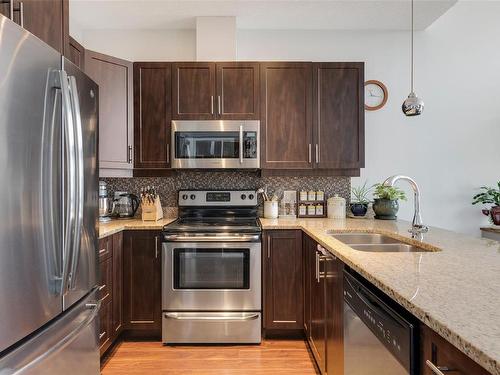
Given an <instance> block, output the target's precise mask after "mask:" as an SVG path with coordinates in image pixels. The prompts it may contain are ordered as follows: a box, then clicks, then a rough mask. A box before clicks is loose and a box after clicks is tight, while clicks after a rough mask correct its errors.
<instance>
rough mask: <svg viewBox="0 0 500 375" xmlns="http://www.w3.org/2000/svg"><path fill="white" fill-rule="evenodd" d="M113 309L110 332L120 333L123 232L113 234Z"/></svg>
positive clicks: (121, 322) (121, 317)
mask: <svg viewBox="0 0 500 375" xmlns="http://www.w3.org/2000/svg"><path fill="white" fill-rule="evenodd" d="M112 286H113V311H112V314H111V333H112V336H113V337H116V336H118V335H119V334H120V332H121V331H122V327H123V232H120V233H117V234H115V235H113V282H112Z"/></svg>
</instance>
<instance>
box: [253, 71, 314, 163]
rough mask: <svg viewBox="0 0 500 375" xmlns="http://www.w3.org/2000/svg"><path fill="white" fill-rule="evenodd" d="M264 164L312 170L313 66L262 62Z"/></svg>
mask: <svg viewBox="0 0 500 375" xmlns="http://www.w3.org/2000/svg"><path fill="white" fill-rule="evenodd" d="M260 74H261V80H260V81H261V94H260V101H261V114H262V115H261V143H262V146H261V150H262V151H261V165H262V168H263V169H310V168H312V166H313V164H312V159H311V158H312V155H311V152H312V141H313V132H312V64H311V63H293V62H284V63H281V62H279V63H278V62H274V63H262V64H261V66H260Z"/></svg>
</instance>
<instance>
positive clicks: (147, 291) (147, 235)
mask: <svg viewBox="0 0 500 375" xmlns="http://www.w3.org/2000/svg"><path fill="white" fill-rule="evenodd" d="M159 237H160V232H159V231H147V230H139V231H127V232H125V233H124V238H123V241H124V246H123V281H124V284H123V302H124V309H123V315H124V328H126V329H131V330H141V331H149V333H151V334H154V335H156V336H160V335H161V243H160V238H159Z"/></svg>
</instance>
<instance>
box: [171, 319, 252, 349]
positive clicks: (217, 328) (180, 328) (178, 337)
mask: <svg viewBox="0 0 500 375" xmlns="http://www.w3.org/2000/svg"><path fill="white" fill-rule="evenodd" d="M162 319H163V323H162V325H163V326H162V340H163V343H164V344H204V343H206V344H211V343H217V344H222V343H233V344H259V343H260V341H261V314H260V312H244V313H243V312H210V313H208V312H193V313H192V312H182V313H181V312H179V313H176V312H164V313H163V318H162Z"/></svg>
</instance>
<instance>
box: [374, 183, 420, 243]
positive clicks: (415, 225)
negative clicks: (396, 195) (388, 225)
mask: <svg viewBox="0 0 500 375" xmlns="http://www.w3.org/2000/svg"><path fill="white" fill-rule="evenodd" d="M399 180H405V181H408V183H409V184H410V185H411V187H412V189H413V193H414V205H415V213H414V214H413V221H412V224H411V228H410V229H409V230H408V232H410V233H411V235H412V237H413V238H421V237H422V234H423V233H427V232H428V231H429V227H427V226H426V225H424V224H423V223H422V216H421V215H420V189H419V188H418V185H417V183H416V182H415V180H414V179H413V178H411V177H408V176H403V175H395V176H391V177H389V178H388V179H386V180H385V181H384V183H383V185H385V186H394V185H395V184H396V182H397V181H399Z"/></svg>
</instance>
